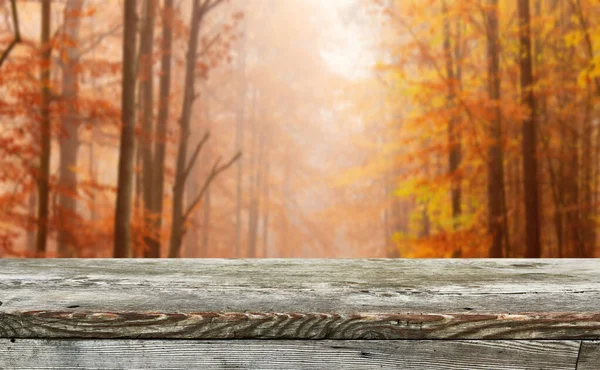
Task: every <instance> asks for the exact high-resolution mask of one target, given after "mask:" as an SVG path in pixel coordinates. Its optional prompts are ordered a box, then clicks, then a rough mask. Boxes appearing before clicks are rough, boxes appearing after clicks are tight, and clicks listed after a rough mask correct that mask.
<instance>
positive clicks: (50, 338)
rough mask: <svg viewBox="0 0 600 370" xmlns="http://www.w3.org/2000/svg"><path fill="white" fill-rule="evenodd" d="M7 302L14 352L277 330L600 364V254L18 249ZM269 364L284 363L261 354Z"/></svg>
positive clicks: (250, 344) (368, 344)
mask: <svg viewBox="0 0 600 370" xmlns="http://www.w3.org/2000/svg"><path fill="white" fill-rule="evenodd" d="M0 302H1V305H0V338H3V339H1V340H2V341H8V342H6V344H7V346H8V347H10V344H11V343H12V342H10V341H15V340H21V343H23V346H22V347H20V351H21V352H18V353H20V355H19V357H18V356H14V355H13V356H12V357H11V356H9V357H7V358H11V359H12V361H20V360H19V358H26V356H25V357H23V356H24V355H23V353H33V352H32V351H34V352H35V348H38V349H40V350H41V348H45V347H44V346H46V347H48V348H46V349H47V350H50V349H49V348H56V346H57V345H56V343H58V342H57V341H60V340H63V341H64V340H66V339H71V340H73V339H75V340H79V341H78V342H77V343H78V344H77V346H78V347H77V351H80V350H82V351H83V350H85V348H87V347H85V346H86V345H88V346H91V347H90V348H88V352H86V353H91V352H94V351H93V349H94V348H95V349H98V348H100V347H102V348H104V347H106V348H104V350H106V351H111V350H115V348H114V346H117V347H118V348H121V347H119V346H137V347H136V348H138V350H142V348H147V350H148V353H149V354H147V356H150V357H148V358H152V356H151V354H152V353H154V355H155V356H158V353H159V352H160V348H162V349H163V350H165V351H166V349H165V348H169V346H171V347H173V346H175V347H176V346H177V344H176V343H179V342H178V341H175V342H173V341H171V342H169V341H166V340H173V339H178V340H183V339H186V340H188V341H182V342H181V343H180V347H178V348H184V347H186V346H191V347H194V346H197V348H195V349H194V351H196V353H203V352H202V351H203V350H204V351H205V352H206V353H211V354H212V355H214V356H217V354H219V353H221V355H222V356H221V357H223V356H225V357H227V356H229V358H237V357H236V355H234V354H232V351H233V350H226V349H225V347H227V348H230V349H231V348H236V346H238V347H239V346H242V347H243V348H247V349H249V350H250V349H252V348H254V349H255V350H256V349H258V348H263V349H265V347H264V346H265V345H266V343H268V346H270V347H269V348H271V349H270V350H275V349H276V350H277V351H286V353H289V354H290V357H289V359H288V360H290V361H291V359H293V358H294V354H295V355H298V354H299V353H300V352H298V351H301V353H304V352H306V351H309V352H310V351H313V352H314V351H324V352H323V353H326V352H327V351H330V352H331V351H333V352H332V353H334V355H333V356H334V357H335V356H337V355H341V354H343V353H346V352H347V353H350V354H355V353H359V354H360V353H367V354H369V353H379V355H382V356H384V357H385V356H388V357H389V356H392V357H389V359H390V358H395V359H396V360H398V361H404V362H401V363H402V364H403V365H402V366H403V368H412V367H410V366H409V365H407V364H408V363H407V362H406V361H407V358H409V357H410V356H408V355H407V353H408V352H407V351H411V348H413V347H414V346H416V345H417V344H416V343H430V344H428V345H426V346H425V347H422V348H429V347H427V346H431V348H432V349H431V350H428V351H429V352H427V351H426V352H427V353H429V355H431V356H433V353H434V352H435V348H438V349H439V350H440V351H441V352H440V354H438V355H440V356H441V355H442V354H443V353H445V355H444V356H446V355H447V354H448V351H450V352H451V353H455V352H457V351H458V352H461V353H462V355H461V356H462V357H461V358H462V359H463V360H464V361H467V360H465V356H467V357H468V358H470V360H468V361H469V363H470V365H469V366H467V367H464V368H473V369H475V368H486V367H478V366H482V364H484V363H485V361H484V362H478V361H477V360H476V359H475V358H477V355H475V353H487V352H489V354H488V355H486V356H487V357H486V356H484V358H487V359H488V360H489V359H491V358H493V361H494V363H496V364H497V365H498V367H497V368H530V367H511V366H508V365H510V364H511V363H513V362H514V361H516V360H515V356H517V358H519V356H520V357H521V358H522V359H527V358H529V357H531V361H533V362H527V361H529V360H524V361H526V363H529V364H530V365H531V366H534V364H536V363H539V361H543V363H544V364H546V365H544V366H542V367H535V366H534V367H531V368H552V369H554V368H557V369H558V368H575V367H571V365H575V366H579V367H578V368H579V369H586V368H589V369H600V349H599V346H598V342H595V340H598V339H599V338H600V260H484V259H482V260H387V259H377V260H343V259H340V260H318V259H313V260H281V259H271V260H210V259H209V260H186V259H183V260H134V259H129V260H114V259H110V260H99V259H96V260H24V259H12V260H9V259H7V260H0ZM22 339H26V341H22ZM101 339H111V340H110V341H98V340H101ZM140 339H153V340H151V341H143V340H142V341H140ZM190 339H193V340H194V341H189V340H190ZM223 339H228V340H232V339H244V341H242V342H239V341H230V342H229V344H228V345H227V346H225V347H224V345H223V343H224V342H220V341H215V340H223ZM264 339H272V340H274V341H264ZM316 339H319V340H321V341H314V340H316ZM291 340H293V341H291ZM429 340H435V341H434V342H431V341H429ZM490 340H492V341H490ZM165 341H166V342H165ZM296 341H297V342H296ZM2 343H4V342H0V368H2V362H1V359H2V355H3V354H5V355H6V354H7V353H9V352H6V349H5V347H6V346H4V347H3V346H2ZM61 343H63V344H62V346H63V347H60V346H59V347H60V348H63V350H65V351H68V348H71V347H68V346H67V347H65V346H64V342H61ZM69 343H74V342H72V341H71V342H69ZM136 343H137V344H136ZM332 343H333V344H332ZM433 343H435V345H434V344H433ZM423 345H425V344H423ZM28 346H29V347H28ZM153 346H154V347H153ZM181 346H183V347H181ZM198 346H199V347H198ZM244 346H245V347H244ZM411 346H412V347H411ZM12 347H13V351H14V347H15V346H14V344H13V345H12ZM175 347H173V348H175ZM191 347H190V348H191ZM27 348H29V349H27ZM361 348H362V349H361ZM365 348H367V349H365ZM3 350H4V352H3ZM238 350H241V348H238ZM270 350H269V351H270ZM413 350H414V348H413ZM23 351H24V352H23ZM28 351H29V352H28ZM153 351H154V352H153ZM156 351H158V352H156ZM198 351H200V352H198ZM302 351H304V352H302ZM357 351H358V352H357ZM398 351H400V352H398ZM431 351H433V352H431ZM473 351H475V352H473ZM486 351H487V352H486ZM490 351H491V352H490ZM503 351H504V352H503ZM515 351H516V352H515ZM250 352H251V353H252V354H248V356H250V358H253V359H254V360H253V361H259V360H260V358H261V356H262V355H260V353H262V352H261V351H258V352H256V351H254V350H251V351H250ZM14 353H16V352H13V354H14ZM398 353H403V355H402V356H399V355H398ZM499 353H504V354H503V355H499ZM394 354H395V355H394ZM71 355H72V354H71ZM7 356H8V355H7ZM65 356H66V354H65ZM394 356H396V357H394ZM407 356H408V357H407ZM414 356H416V357H415V358H417V357H418V358H421V357H422V356H421V357H419V356H418V351H417V352H415V353H414ZM414 356H413V357H414ZM444 356H442V357H440V358H445V357H444ZM469 356H470V357H469ZM494 356H495V357H494ZM528 356H529V357H528ZM532 356H533V357H532ZM88 357H89V358H93V357H94V356H93V355H92V354H90V355H89V356H88ZM300 357H302V356H300ZM359 357H360V356H359ZM363 357H364V356H363ZM368 357H369V356H366V357H365V359H367V358H368ZM375 357H377V356H375ZM388 357H385V358H388ZM459 357H460V356H459ZM471 357H472V358H471ZM302 358H303V361H306V358H304V357H302ZM431 358H436V357H435V356H433V357H431ZM457 358H458V357H457ZM502 359H504V360H505V361H507V362H506V364H508V365H507V367H502V366H500V365H502V364H503V362H502V361H504V360H502ZM238 360H239V359H238ZM82 361H83V360H82ZM86 361H87V360H86ZM90 361H91V360H90ZM94 361H100V362H101V361H102V360H101V359H98V358H96V359H95V360H94ZM240 361H241V360H240ZM322 361H325V360H322ZM322 361H321V362H319V361H317V362H315V363H313V364H312V365H311V366H308V365H307V367H306V368H320V367H319V366H318V365H320V364H321V365H322V364H324V363H326V361H325V362H322ZM411 361H413V362H414V361H417V360H415V359H413V360H411ZM432 361H433V360H432ZM440 361H441V360H440ZM456 361H458V360H456ZM461 361H462V360H461ZM482 361H483V360H482ZM497 361H499V362H497ZM511 361H513V362H511ZM536 361H537V362H536ZM596 361H597V362H596ZM303 363H304V362H303ZM307 363H308V362H307ZM399 363H400V362H399ZM415 363H419V362H418V361H417V362H415ZM202 364H205V362H202ZM257 364H258V362H257ZM269 364H272V365H273V368H282V367H281V364H279V363H277V362H276V361H275V362H269V363H262V365H261V366H259V367H260V368H271V367H270V365H269ZM374 364H378V365H381V364H382V363H381V362H377V361H375V362H374ZM435 364H437V363H436V362H435V361H434V362H431V363H429V364H428V365H427V366H428V367H424V368H436V367H435V366H434V365H435ZM565 364H566V365H565ZM586 364H592V365H591V366H595V367H586V366H587V365H586ZM594 364H596V365H597V366H596V365H594ZM11 365H14V366H15V368H19V367H18V366H17V365H18V363H17V362H11ZM151 365H152V364H150V363H148V364H146V365H144V366H148V368H153V367H152V366H151ZM163 365H164V363H163ZM267 365H269V366H267ZM275 365H277V366H275ZM186 366H187V365H186ZM257 366H258V365H257ZM407 366H408V367H407ZM423 366H424V365H423ZM436 366H437V365H436ZM284 367H285V366H284ZM24 368H25V367H24ZM156 368H161V367H158V365H157V367H156ZM174 368H178V367H174ZM182 368H185V367H182ZM207 368H213V367H207ZM214 368H220V367H214ZM225 368H227V367H225ZM252 368H254V367H252ZM294 368H296V367H295V366H294ZM325 368H336V367H335V366H333V367H325ZM341 368H348V367H345V366H344V367H341ZM360 368H363V367H360ZM414 368H421V367H414ZM441 368H463V367H460V366H458V365H456V366H454V367H451V366H450V367H441Z"/></svg>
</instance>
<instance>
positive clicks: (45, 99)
mask: <svg viewBox="0 0 600 370" xmlns="http://www.w3.org/2000/svg"><path fill="white" fill-rule="evenodd" d="M50 17H51V13H50V0H42V27H41V40H40V41H41V65H42V67H41V75H40V83H41V95H42V105H41V109H40V110H41V121H40V172H39V175H38V176H39V177H38V215H37V216H38V221H37V222H38V227H37V229H38V230H37V235H36V242H35V245H36V247H35V250H36V255H37V256H38V257H44V256H45V255H46V251H47V247H46V245H47V239H48V199H49V195H50V154H51V153H50V143H51V139H52V138H51V134H52V132H51V128H50V69H51V58H50V57H51V53H52V47H51V45H50Z"/></svg>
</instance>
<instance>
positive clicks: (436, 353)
mask: <svg viewBox="0 0 600 370" xmlns="http://www.w3.org/2000/svg"><path fill="white" fill-rule="evenodd" d="M578 350H579V342H578V341H256V340H249V341H185V340H175V341H172V340H171V341H164V340H110V341H106V340H56V339H55V340H36V339H25V340H21V339H18V340H16V341H14V342H10V341H9V340H7V339H2V340H0V359H2V360H1V361H3V364H2V365H4V366H5V367H6V368H10V369H15V370H17V369H28V370H29V369H37V368H45V369H48V368H52V369H72V368H74V367H76V368H80V369H124V368H125V369H207V370H210V369H277V370H280V369H311V370H312V369H328V370H329V369H382V368H383V369H431V370H436V369H473V370H475V369H546V370H553V369H560V370H564V369H575V364H576V361H577V353H578Z"/></svg>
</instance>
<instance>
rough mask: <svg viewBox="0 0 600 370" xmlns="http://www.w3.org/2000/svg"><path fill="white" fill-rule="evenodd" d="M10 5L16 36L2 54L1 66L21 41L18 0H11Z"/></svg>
mask: <svg viewBox="0 0 600 370" xmlns="http://www.w3.org/2000/svg"><path fill="white" fill-rule="evenodd" d="M10 7H11V10H12V17H13V26H14V28H15V30H14V32H15V38H14V39H13V40H12V41H11V42H10V44H8V47H7V48H6V50H4V52H3V53H2V55H1V56H0V67H2V64H4V62H5V61H6V59H7V58H8V55H9V54H10V52H11V51H12V49H14V47H15V46H17V44H18V43H19V42H21V30H20V28H19V13H18V12H17V0H10Z"/></svg>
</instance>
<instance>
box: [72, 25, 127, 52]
mask: <svg viewBox="0 0 600 370" xmlns="http://www.w3.org/2000/svg"><path fill="white" fill-rule="evenodd" d="M121 28H123V25H122V24H117V25H115V26H114V27H113V28H111V29H109V30H108V31H106V32H102V33H100V34H98V35H97V36H96V39H95V40H94V41H92V42H91V43H90V44H89V45H88V46H86V47H85V48H82V49H81V51H80V52H79V53H78V54H77V57H76V58H75V59H79V58H81V57H82V56H83V55H85V54H87V53H89V52H90V51H92V50H93V49H94V48H95V47H96V46H98V45H99V44H100V43H101V42H102V41H103V40H104V39H105V38H107V37H109V36H112V35H113V34H114V33H115V32H117V31H118V30H120V29H121Z"/></svg>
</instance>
